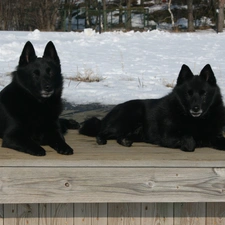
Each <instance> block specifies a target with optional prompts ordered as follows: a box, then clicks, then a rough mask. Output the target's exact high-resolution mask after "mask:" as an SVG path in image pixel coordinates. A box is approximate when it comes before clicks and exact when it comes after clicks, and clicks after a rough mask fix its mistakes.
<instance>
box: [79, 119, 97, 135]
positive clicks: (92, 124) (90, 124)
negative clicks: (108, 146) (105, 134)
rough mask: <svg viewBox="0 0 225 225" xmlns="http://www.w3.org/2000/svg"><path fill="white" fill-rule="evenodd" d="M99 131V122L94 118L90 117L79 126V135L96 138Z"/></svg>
mask: <svg viewBox="0 0 225 225" xmlns="http://www.w3.org/2000/svg"><path fill="white" fill-rule="evenodd" d="M100 129H101V120H100V119H98V118H96V117H92V118H90V119H87V120H85V121H84V122H82V123H81V124H80V129H79V133H80V134H84V135H87V136H91V137H96V136H97V134H98V133H99V131H100Z"/></svg>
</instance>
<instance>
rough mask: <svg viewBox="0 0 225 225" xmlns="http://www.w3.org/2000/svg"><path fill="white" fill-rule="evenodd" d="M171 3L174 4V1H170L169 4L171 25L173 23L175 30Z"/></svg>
mask: <svg viewBox="0 0 225 225" xmlns="http://www.w3.org/2000/svg"><path fill="white" fill-rule="evenodd" d="M171 3H172V0H169V2H168V11H169V13H170V17H171V23H172V28H174V24H175V23H174V16H173V12H172V11H171Z"/></svg>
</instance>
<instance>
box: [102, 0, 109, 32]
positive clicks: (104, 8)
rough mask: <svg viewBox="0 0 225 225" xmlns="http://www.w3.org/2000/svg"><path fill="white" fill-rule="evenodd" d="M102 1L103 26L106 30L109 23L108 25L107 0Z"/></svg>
mask: <svg viewBox="0 0 225 225" xmlns="http://www.w3.org/2000/svg"><path fill="white" fill-rule="evenodd" d="M102 3H103V28H104V31H106V30H107V25H108V21H107V12H106V0H102Z"/></svg>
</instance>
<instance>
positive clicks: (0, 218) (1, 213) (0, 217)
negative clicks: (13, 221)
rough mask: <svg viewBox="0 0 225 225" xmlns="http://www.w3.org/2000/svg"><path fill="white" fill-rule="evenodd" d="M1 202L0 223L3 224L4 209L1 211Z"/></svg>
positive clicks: (0, 209) (1, 208) (0, 208)
mask: <svg viewBox="0 0 225 225" xmlns="http://www.w3.org/2000/svg"><path fill="white" fill-rule="evenodd" d="M3 207H4V206H3V204H0V225H3V224H4V211H3Z"/></svg>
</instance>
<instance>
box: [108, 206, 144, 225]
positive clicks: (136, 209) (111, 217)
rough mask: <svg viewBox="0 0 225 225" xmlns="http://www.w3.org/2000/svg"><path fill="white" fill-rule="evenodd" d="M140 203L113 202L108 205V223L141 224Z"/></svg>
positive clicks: (111, 224)
mask: <svg viewBox="0 0 225 225" xmlns="http://www.w3.org/2000/svg"><path fill="white" fill-rule="evenodd" d="M140 217H141V204H140V203H130V204H127V203H113V204H109V205H108V225H140V224H141V219H140Z"/></svg>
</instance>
